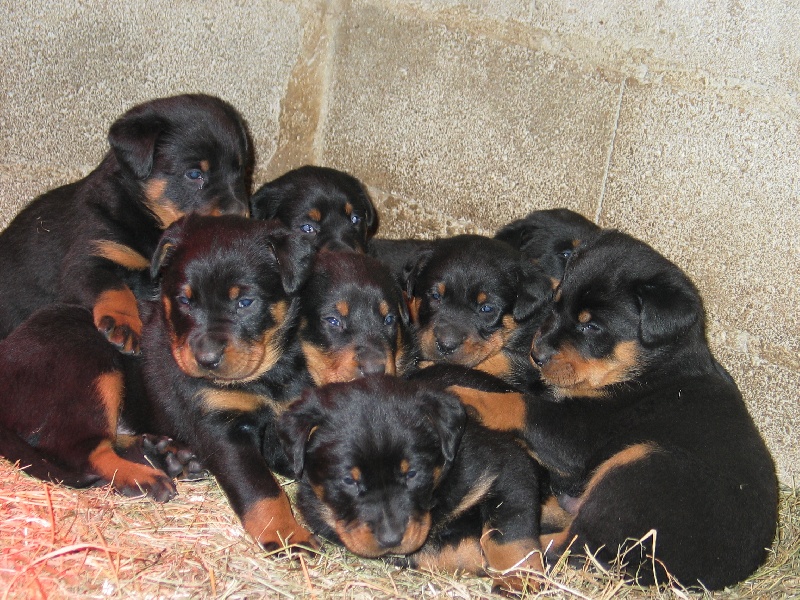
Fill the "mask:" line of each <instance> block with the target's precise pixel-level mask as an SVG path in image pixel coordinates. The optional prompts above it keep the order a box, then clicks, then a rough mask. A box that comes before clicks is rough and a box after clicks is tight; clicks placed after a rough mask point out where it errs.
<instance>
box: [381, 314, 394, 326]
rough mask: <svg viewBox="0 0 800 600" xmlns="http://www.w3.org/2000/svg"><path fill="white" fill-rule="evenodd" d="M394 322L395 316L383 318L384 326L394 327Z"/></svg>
mask: <svg viewBox="0 0 800 600" xmlns="http://www.w3.org/2000/svg"><path fill="white" fill-rule="evenodd" d="M394 322H395V317H394V315H386V316H385V317H384V318H383V324H384V325H394Z"/></svg>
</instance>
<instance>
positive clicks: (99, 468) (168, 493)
mask: <svg viewBox="0 0 800 600" xmlns="http://www.w3.org/2000/svg"><path fill="white" fill-rule="evenodd" d="M88 463H89V468H90V469H91V470H92V472H94V473H96V474H98V475H100V477H102V478H103V479H105V480H106V481H110V482H111V484H112V486H113V487H114V489H116V490H117V491H119V492H120V493H121V494H123V495H125V496H138V495H139V494H143V493H144V494H147V495H149V496H153V497H154V498H155V499H156V500H159V501H162V502H163V501H166V500H169V499H170V498H172V497H173V496H174V495H175V486H174V484H173V483H172V481H171V480H170V479H169V478H168V477H167V476H166V475H165V474H164V473H162V472H161V471H158V470H157V469H154V468H153V467H148V466H146V465H140V464H138V463H135V462H131V461H129V460H125V459H124V458H122V457H120V456H119V455H118V454H117V453H116V452H114V448H113V447H112V443H111V440H103V441H101V442H100V443H99V444H98V445H97V448H95V449H94V450H93V451H92V452H91V453H90V454H89V459H88Z"/></svg>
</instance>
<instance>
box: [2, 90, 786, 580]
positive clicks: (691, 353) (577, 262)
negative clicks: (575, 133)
mask: <svg viewBox="0 0 800 600" xmlns="http://www.w3.org/2000/svg"><path fill="white" fill-rule="evenodd" d="M109 142H110V146H111V149H110V151H109V152H108V154H107V155H106V157H105V158H104V160H103V161H102V163H101V164H100V166H98V167H97V169H95V170H94V171H93V172H92V173H91V174H89V175H88V176H87V177H86V178H84V179H82V180H80V181H78V182H75V183H72V184H69V185H67V186H64V187H61V188H58V189H56V190H53V191H51V192H48V193H47V194H45V195H43V196H41V197H39V198H37V199H36V200H34V201H33V202H32V203H31V204H30V205H29V206H28V207H27V208H26V209H24V210H23V211H22V212H21V213H20V214H19V215H18V216H17V217H16V219H15V220H14V221H13V222H12V223H11V224H10V225H9V227H8V228H7V229H6V230H5V231H4V232H3V233H2V234H0V273H2V274H3V278H2V280H0V338H4V339H2V341H0V454H1V455H2V456H4V457H6V458H8V459H10V460H12V461H17V462H19V464H20V466H21V467H22V468H24V469H25V470H26V471H27V472H28V473H30V474H31V475H33V476H35V477H38V478H41V479H45V480H51V481H59V482H63V483H65V484H67V485H71V486H75V487H85V486H89V485H103V484H111V485H112V486H113V487H114V488H115V489H117V490H118V491H119V492H121V493H123V494H127V495H136V494H140V493H145V494H147V495H149V496H151V497H152V498H154V499H155V500H158V501H166V500H169V499H170V498H171V497H173V496H174V495H175V493H176V488H175V484H174V481H173V479H174V477H176V476H182V477H189V478H191V477H198V476H201V475H202V474H203V473H204V470H205V469H208V470H209V471H210V472H211V473H212V474H213V475H214V476H215V477H216V478H217V480H218V482H219V484H220V486H221V488H222V489H223V491H224V492H225V494H226V495H227V497H228V499H229V501H230V504H231V506H232V507H233V509H234V511H235V512H236V514H237V515H238V516H239V518H240V519H241V521H242V524H243V526H244V528H245V529H246V530H247V531H248V533H250V534H251V535H252V536H253V537H254V538H255V539H257V540H258V541H259V542H260V543H261V544H262V545H263V546H264V547H266V548H280V547H284V546H286V545H294V546H301V547H306V548H312V549H313V548H315V547H316V546H317V545H318V539H319V538H324V539H327V540H331V541H334V542H337V543H341V544H343V545H345V546H346V547H347V548H349V549H350V550H351V551H353V552H355V553H356V554H359V555H361V556H366V557H387V558H390V559H391V560H394V561H396V562H398V563H401V564H405V565H408V566H412V567H419V568H429V569H446V570H450V571H457V570H459V571H467V572H470V573H475V574H486V575H489V576H491V577H492V578H493V579H494V584H495V587H496V588H497V589H499V590H503V591H510V592H515V591H521V590H524V589H527V588H536V587H537V586H538V579H539V577H537V576H538V575H541V574H542V573H544V571H545V565H546V564H547V563H548V562H549V561H554V560H558V559H559V558H560V557H561V556H563V555H564V554H567V553H568V554H569V555H570V556H579V555H582V554H585V553H587V552H590V553H592V554H593V555H594V556H595V557H596V558H597V560H600V561H603V562H606V563H611V562H614V561H619V562H620V564H622V565H623V566H624V567H625V568H626V569H627V572H628V573H630V575H631V577H632V578H633V579H635V580H637V581H639V582H641V583H663V582H666V581H669V579H670V578H676V579H677V580H678V581H679V582H680V583H682V584H683V585H688V586H698V585H701V586H705V587H707V588H712V589H713V588H721V587H724V586H726V585H729V584H732V583H735V582H737V581H740V580H741V579H743V578H745V577H746V576H748V575H749V574H750V573H752V572H753V571H754V570H755V569H756V568H757V567H758V565H759V564H760V563H761V562H762V560H763V558H764V556H765V549H766V548H768V547H769V546H770V544H771V543H772V538H773V536H774V533H775V527H776V520H777V481H776V477H775V469H774V465H773V462H772V459H771V457H770V455H769V453H768V451H767V449H766V447H765V445H764V442H763V440H762V439H761V437H760V435H759V433H758V431H757V430H756V428H755V426H754V424H753V421H752V419H751V417H750V416H749V414H748V412H747V409H746V407H745V404H744V402H743V400H742V398H741V395H740V393H739V391H738V389H737V387H736V385H735V383H734V382H733V380H732V379H731V377H730V375H729V374H728V373H727V372H726V371H725V369H724V368H723V367H722V366H720V365H719V363H717V361H716V360H715V359H714V357H713V356H712V354H711V352H710V350H709V348H708V345H707V342H706V338H705V322H704V310H703V306H702V301H701V299H700V296H699V294H698V292H697V290H696V288H695V287H694V285H693V284H692V283H691V281H690V280H689V279H688V277H687V276H686V275H685V274H684V273H683V272H682V271H681V270H680V269H679V268H678V267H676V266H675V265H674V264H672V263H670V262H669V261H668V260H667V259H665V258H664V257H662V256H661V255H659V254H658V253H657V252H656V251H655V250H653V249H652V248H651V247H649V246H648V245H647V244H645V243H643V242H641V241H639V240H636V239H634V238H632V237H630V236H628V235H625V234H623V233H621V232H618V231H614V230H601V229H600V228H598V227H597V226H596V225H594V224H593V223H591V222H589V221H587V220H586V219H584V218H583V217H581V216H580V215H577V214H576V213H574V212H571V211H568V210H543V211H536V212H534V213H532V214H531V215H529V216H528V217H526V218H525V219H521V220H518V221H515V222H513V223H510V224H509V225H507V226H506V227H503V228H502V229H501V230H500V231H498V232H497V234H496V236H495V237H494V238H488V237H483V236H477V235H465V236H457V237H454V238H449V239H438V240H432V241H422V240H385V239H384V240H382V239H378V238H374V237H373V236H374V234H375V232H376V231H377V228H378V216H377V213H376V211H375V208H374V206H373V204H372V202H371V200H370V198H369V196H368V194H367V192H366V191H365V189H364V186H363V185H362V184H361V183H360V182H359V181H358V180H356V179H355V178H353V177H352V176H350V175H348V174H346V173H343V172H341V171H337V170H334V169H328V168H323V167H313V166H306V167H302V168H299V169H295V170H293V171H290V172H288V173H286V174H285V175H283V176H282V177H279V178H278V179H276V180H274V181H272V182H270V183H267V184H266V185H264V186H263V187H261V188H260V189H259V190H258V191H257V192H256V193H255V194H254V195H253V196H252V197H249V198H248V190H249V188H250V181H249V173H250V171H251V169H252V149H251V144H250V143H249V139H248V134H247V131H246V128H245V125H244V121H243V119H242V118H241V116H240V115H239V114H238V113H237V112H236V111H235V110H234V109H233V108H232V107H231V106H230V105H228V104H227V103H225V102H223V101H221V100H219V99H217V98H213V97H210V96H203V95H184V96H178V97H174V98H165V99H160V100H154V101H152V102H148V103H145V104H143V105H140V106H137V107H135V108H133V109H131V110H130V111H128V112H127V113H126V114H125V115H123V116H122V117H121V118H120V119H119V120H118V121H116V122H115V123H114V124H113V125H112V127H111V130H110V132H109ZM273 473H278V474H281V475H286V476H292V477H295V478H296V479H297V480H298V482H299V489H298V494H297V500H296V508H297V509H298V510H299V511H300V513H301V514H302V516H303V517H304V522H305V523H306V525H307V526H308V527H309V528H310V530H309V529H306V527H305V526H303V525H301V524H300V523H298V521H297V520H296V519H295V517H294V514H293V512H292V507H291V504H290V501H289V499H288V498H287V496H286V495H285V493H284V492H283V491H282V489H281V487H280V485H279V484H278V482H277V481H276V479H275V477H274V476H273ZM312 532H313V533H312ZM316 536H319V537H316Z"/></svg>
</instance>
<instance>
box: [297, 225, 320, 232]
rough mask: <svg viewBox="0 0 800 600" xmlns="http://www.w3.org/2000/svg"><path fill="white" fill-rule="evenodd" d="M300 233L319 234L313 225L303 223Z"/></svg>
mask: <svg viewBox="0 0 800 600" xmlns="http://www.w3.org/2000/svg"><path fill="white" fill-rule="evenodd" d="M300 231H302V232H303V233H317V228H316V227H314V226H313V225H312V224H311V223H303V224H302V225H300Z"/></svg>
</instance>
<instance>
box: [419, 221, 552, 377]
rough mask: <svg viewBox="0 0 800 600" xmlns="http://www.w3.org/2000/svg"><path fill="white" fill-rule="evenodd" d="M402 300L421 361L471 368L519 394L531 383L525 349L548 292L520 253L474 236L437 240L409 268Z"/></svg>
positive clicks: (532, 372) (534, 374)
mask: <svg viewBox="0 0 800 600" xmlns="http://www.w3.org/2000/svg"><path fill="white" fill-rule="evenodd" d="M407 295H408V303H409V308H410V314H411V322H412V323H413V325H414V329H415V333H416V335H417V337H418V341H419V346H420V354H421V358H422V360H423V361H431V362H442V363H449V364H456V365H462V366H465V367H470V368H475V369H478V370H481V371H485V372H487V373H491V374H492V375H495V376H497V377H500V378H501V379H504V380H506V381H508V382H509V383H511V384H513V385H517V386H520V387H522V388H525V387H527V386H529V385H533V384H535V382H536V381H537V380H538V373H537V372H536V370H535V369H534V368H533V365H532V364H531V361H530V357H529V354H530V345H531V341H532V340H533V334H534V332H535V331H536V328H537V327H538V326H539V324H540V323H541V320H542V318H543V317H544V315H545V310H546V307H547V305H548V302H549V301H550V299H551V297H552V289H551V282H550V279H549V278H548V277H547V276H545V275H544V274H543V273H542V272H541V271H539V270H538V269H537V268H536V267H535V266H534V265H533V264H532V262H531V261H530V260H529V259H527V258H526V257H525V256H524V255H523V254H522V253H520V252H518V251H516V250H514V249H513V248H511V247H510V246H509V245H508V244H506V243H504V242H501V241H498V240H494V239H491V238H487V237H483V236H478V235H459V236H456V237H453V238H449V239H441V240H437V241H436V243H435V244H434V245H433V247H432V248H431V250H430V251H427V252H425V253H423V254H422V255H421V257H420V258H419V260H418V261H417V263H416V264H415V265H414V267H413V268H412V269H411V271H410V274H409V275H408V282H407Z"/></svg>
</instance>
